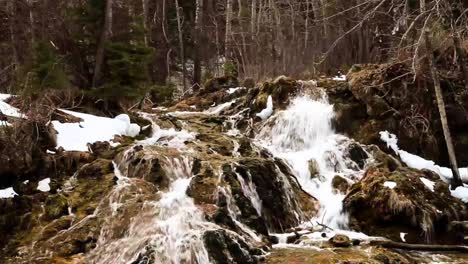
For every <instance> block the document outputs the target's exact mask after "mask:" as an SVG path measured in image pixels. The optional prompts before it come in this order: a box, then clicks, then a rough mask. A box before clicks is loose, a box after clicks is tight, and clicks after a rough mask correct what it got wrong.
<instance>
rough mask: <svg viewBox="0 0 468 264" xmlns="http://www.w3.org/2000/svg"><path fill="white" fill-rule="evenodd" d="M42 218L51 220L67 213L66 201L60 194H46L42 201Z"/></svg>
mask: <svg viewBox="0 0 468 264" xmlns="http://www.w3.org/2000/svg"><path fill="white" fill-rule="evenodd" d="M44 211H45V212H44V216H43V217H44V218H45V219H47V220H53V219H56V218H59V217H60V216H62V215H66V214H68V201H67V199H66V198H65V197H64V196H63V195H62V194H54V195H49V196H47V198H46V200H45V203H44Z"/></svg>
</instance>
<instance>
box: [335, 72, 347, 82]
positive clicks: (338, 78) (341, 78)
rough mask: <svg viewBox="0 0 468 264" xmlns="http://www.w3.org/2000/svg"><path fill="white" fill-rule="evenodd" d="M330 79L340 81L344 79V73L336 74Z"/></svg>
mask: <svg viewBox="0 0 468 264" xmlns="http://www.w3.org/2000/svg"><path fill="white" fill-rule="evenodd" d="M332 80H334V81H341V82H343V81H346V75H343V74H340V75H337V76H335V77H333V78H332Z"/></svg>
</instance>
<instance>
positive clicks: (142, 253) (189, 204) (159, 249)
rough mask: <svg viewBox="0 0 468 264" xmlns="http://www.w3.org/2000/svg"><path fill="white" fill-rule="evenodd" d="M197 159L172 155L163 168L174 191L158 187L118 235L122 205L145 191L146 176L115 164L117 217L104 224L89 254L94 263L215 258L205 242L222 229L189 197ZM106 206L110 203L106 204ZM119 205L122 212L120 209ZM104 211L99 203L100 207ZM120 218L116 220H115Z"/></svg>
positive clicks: (112, 196) (114, 207)
mask: <svg viewBox="0 0 468 264" xmlns="http://www.w3.org/2000/svg"><path fill="white" fill-rule="evenodd" d="M191 163H192V162H191V160H190V159H189V158H188V157H184V156H181V157H173V158H166V160H164V162H162V167H163V169H164V170H165V171H166V173H167V174H168V178H169V179H170V181H171V183H170V185H169V187H168V190H165V191H160V192H158V194H159V196H158V197H157V198H159V199H154V200H147V201H145V202H144V203H143V205H142V206H141V208H140V209H139V210H138V212H137V213H136V214H135V215H134V216H132V218H131V219H130V220H129V223H130V224H129V225H128V227H126V230H125V233H124V234H123V235H122V236H120V237H119V236H118V235H116V234H115V233H116V232H115V231H113V230H114V229H115V228H118V226H115V223H120V222H121V219H120V218H122V217H124V214H125V213H126V212H125V211H124V209H120V207H122V206H125V205H126V204H128V200H129V199H133V198H129V197H132V196H135V197H134V198H135V199H138V195H136V194H138V192H141V186H140V185H138V184H139V183H143V182H144V181H142V180H140V179H136V178H126V177H125V176H123V173H122V172H121V171H120V170H119V169H118V167H117V166H116V165H115V168H116V169H115V174H116V176H117V177H118V182H117V186H116V188H114V190H113V192H112V193H111V194H110V197H109V199H108V203H109V206H108V207H109V208H111V211H112V214H111V217H110V218H111V219H109V220H108V221H106V224H105V225H104V226H103V227H102V231H101V236H100V237H99V239H98V241H97V247H96V248H95V249H94V251H93V252H92V253H91V254H90V256H89V259H88V260H89V262H90V263H102V264H104V263H209V262H210V261H209V257H208V253H207V251H206V249H205V246H204V243H203V238H202V236H203V232H204V231H206V230H211V229H216V228H219V227H218V226H217V225H215V224H212V223H209V222H207V221H206V220H205V219H204V216H203V212H202V211H201V210H200V209H199V208H198V207H197V206H196V205H195V204H194V202H193V199H192V198H190V197H189V196H187V194H186V190H187V188H188V186H189V183H190V180H191V177H192V175H191V171H192V168H191ZM103 207H104V206H103ZM119 210H122V213H121V214H119ZM97 211H99V208H98V210H97ZM112 218H115V221H114V220H113V219H112Z"/></svg>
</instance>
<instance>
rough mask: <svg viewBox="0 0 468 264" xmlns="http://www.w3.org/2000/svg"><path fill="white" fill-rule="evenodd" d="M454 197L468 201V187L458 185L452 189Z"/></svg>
mask: <svg viewBox="0 0 468 264" xmlns="http://www.w3.org/2000/svg"><path fill="white" fill-rule="evenodd" d="M450 193H451V194H452V196H453V197H455V198H458V199H460V200H462V201H463V202H464V203H468V187H462V186H460V187H457V188H456V189H455V190H453V191H450Z"/></svg>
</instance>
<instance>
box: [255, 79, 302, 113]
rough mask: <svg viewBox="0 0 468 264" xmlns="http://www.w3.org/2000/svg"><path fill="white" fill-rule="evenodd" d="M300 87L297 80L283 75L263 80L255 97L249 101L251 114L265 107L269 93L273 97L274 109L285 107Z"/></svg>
mask: <svg viewBox="0 0 468 264" xmlns="http://www.w3.org/2000/svg"><path fill="white" fill-rule="evenodd" d="M300 87H301V86H300V84H299V83H298V82H297V81H295V80H293V79H291V78H288V77H285V76H279V77H278V78H276V79H275V80H273V81H270V82H264V83H263V84H262V86H261V87H260V89H259V90H258V91H257V93H256V94H255V95H254V98H255V99H254V98H252V99H254V100H251V101H250V107H251V109H252V114H255V113H257V112H260V111H261V110H263V109H265V108H266V106H267V99H268V96H270V95H271V97H272V99H273V106H274V109H285V108H286V107H287V106H288V104H289V101H290V99H292V98H293V97H294V95H295V94H296V93H297V92H298V91H299V89H300ZM251 90H252V89H251ZM252 95H253V94H252ZM248 96H249V95H248Z"/></svg>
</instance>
